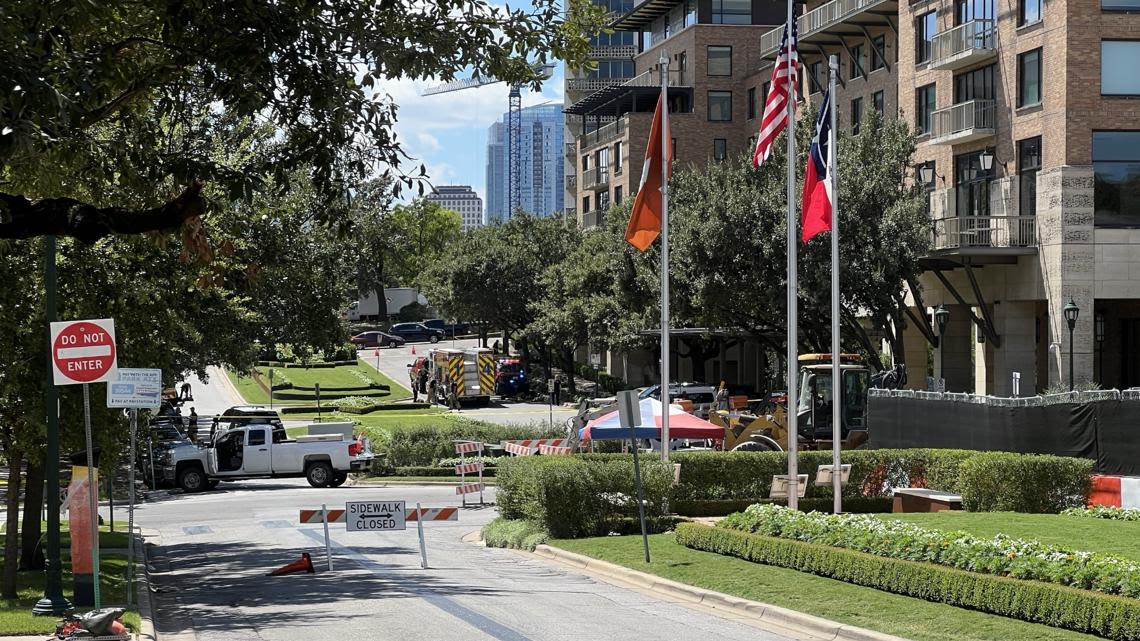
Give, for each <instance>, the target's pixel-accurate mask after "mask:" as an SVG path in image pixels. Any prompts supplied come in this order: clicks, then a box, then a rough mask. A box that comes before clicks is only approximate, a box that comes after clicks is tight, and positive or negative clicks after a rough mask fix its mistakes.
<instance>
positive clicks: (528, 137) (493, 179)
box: [486, 103, 565, 224]
mask: <svg viewBox="0 0 1140 641" xmlns="http://www.w3.org/2000/svg"><path fill="white" fill-rule="evenodd" d="M507 119H508V114H503V117H502V119H501V120H500V121H498V122H495V123H494V124H492V125H491V127H490V129H489V130H488V131H487V165H486V168H487V170H486V171H487V173H486V178H487V215H486V222H487V223H488V224H489V223H491V222H494V221H503V220H506V219H507V218H510V217H511V215H512V214H513V213H514V212H512V211H511V210H510V209H511V197H510V189H511V180H510V144H509V143H510V141H509V135H510V133H509V131H508V126H507ZM519 119H520V122H521V125H520V127H519V143H518V144H519V169H518V171H519V202H518V208H519V209H521V210H522V211H525V212H529V213H532V214H535V215H538V216H552V215H562V213H563V195H564V194H563V178H562V176H563V173H564V169H563V166H564V164H565V159H564V158H563V144H562V143H563V138H562V136H563V129H564V127H563V117H562V105H560V104H553V103H545V104H541V105H534V106H532V107H526V108H524V109H522V110H521V111H520V112H519Z"/></svg>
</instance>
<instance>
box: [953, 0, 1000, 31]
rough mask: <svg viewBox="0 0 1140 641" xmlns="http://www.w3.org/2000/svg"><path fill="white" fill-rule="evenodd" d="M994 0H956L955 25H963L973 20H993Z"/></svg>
mask: <svg viewBox="0 0 1140 641" xmlns="http://www.w3.org/2000/svg"><path fill="white" fill-rule="evenodd" d="M994 15H995V12H994V0H956V1H955V2H954V25H955V26H958V25H963V24H966V23H967V22H970V21H971V20H993V19H994Z"/></svg>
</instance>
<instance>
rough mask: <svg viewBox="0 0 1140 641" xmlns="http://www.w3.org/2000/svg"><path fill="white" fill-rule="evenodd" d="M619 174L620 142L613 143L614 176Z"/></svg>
mask: <svg viewBox="0 0 1140 641" xmlns="http://www.w3.org/2000/svg"><path fill="white" fill-rule="evenodd" d="M620 173H621V141H620V140H619V141H618V142H615V143H614V175H615V176H616V175H618V174H620Z"/></svg>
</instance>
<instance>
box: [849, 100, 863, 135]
mask: <svg viewBox="0 0 1140 641" xmlns="http://www.w3.org/2000/svg"><path fill="white" fill-rule="evenodd" d="M861 124H863V99H862V98H856V99H854V100H852V101H851V133H853V134H856V135H858V134H859V125H861Z"/></svg>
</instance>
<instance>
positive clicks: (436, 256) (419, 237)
mask: <svg viewBox="0 0 1140 641" xmlns="http://www.w3.org/2000/svg"><path fill="white" fill-rule="evenodd" d="M382 219H383V226H384V228H385V230H386V231H387V236H388V238H389V245H390V251H389V253H388V255H387V257H386V258H385V262H386V263H387V265H388V280H389V282H391V283H392V284H394V285H396V286H404V287H413V286H418V285H419V284H420V280H421V274H422V273H423V270H424V268H425V267H426V266H427V265H431V264H433V263H436V262H439V261H446V260H449V259H450V257H451V254H452V252H453V251H454V246H455V243H456V242H457V241H458V240H459V233H460V230H461V229H462V228H463V220H462V219H461V218H460V217H459V213H458V212H455V211H452V210H450V209H444V208H443V206H442V205H440V204H439V203H434V202H431V201H430V200H425V199H423V198H417V199H416V200H413V201H412V202H411V203H409V204H407V205H397V206H396V208H395V209H393V210H392V211H391V212H390V213H388V214H384V215H383V216H382Z"/></svg>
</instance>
